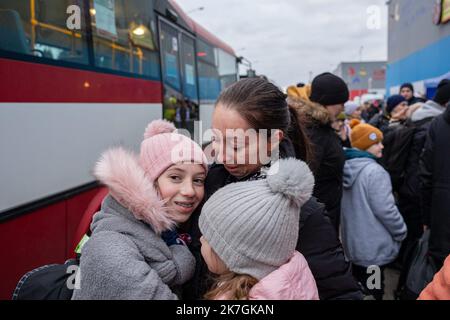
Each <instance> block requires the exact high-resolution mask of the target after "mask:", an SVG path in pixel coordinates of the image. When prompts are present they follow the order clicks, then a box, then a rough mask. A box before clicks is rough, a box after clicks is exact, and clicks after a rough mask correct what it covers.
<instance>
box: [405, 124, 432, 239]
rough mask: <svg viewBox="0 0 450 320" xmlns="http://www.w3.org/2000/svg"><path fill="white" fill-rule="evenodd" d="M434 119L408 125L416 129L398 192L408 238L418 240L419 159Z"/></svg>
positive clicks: (419, 221)
mask: <svg viewBox="0 0 450 320" xmlns="http://www.w3.org/2000/svg"><path fill="white" fill-rule="evenodd" d="M432 120H433V118H431V117H430V118H425V119H421V120H420V121H416V122H410V121H408V122H407V123H406V126H407V127H409V128H413V129H414V133H413V137H412V141H411V145H410V147H409V152H408V158H407V160H406V164H405V168H404V174H403V181H402V184H401V186H400V188H399V190H398V201H399V203H398V204H399V210H400V212H401V214H402V216H403V218H404V220H405V223H406V225H407V226H408V238H410V239H417V238H420V236H421V235H422V231H423V227H422V219H421V209H420V206H421V203H420V192H421V191H420V180H419V158H420V154H421V153H422V150H423V147H424V145H425V139H426V135H427V132H428V129H429V127H430V124H431V121H432Z"/></svg>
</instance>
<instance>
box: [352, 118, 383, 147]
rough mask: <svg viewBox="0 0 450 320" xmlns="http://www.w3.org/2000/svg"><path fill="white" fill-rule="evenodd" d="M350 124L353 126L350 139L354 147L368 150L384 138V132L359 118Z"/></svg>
mask: <svg viewBox="0 0 450 320" xmlns="http://www.w3.org/2000/svg"><path fill="white" fill-rule="evenodd" d="M349 125H350V128H352V132H351V134H350V141H351V144H352V147H354V148H358V149H359V150H367V149H369V148H370V147H371V146H372V145H374V144H376V143H379V142H381V141H382V140H383V133H382V132H381V131H380V130H378V129H377V128H375V127H374V126H371V125H370V124H366V123H360V121H359V120H357V119H353V120H351V121H350V123H349Z"/></svg>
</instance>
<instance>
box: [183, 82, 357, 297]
mask: <svg viewBox="0 0 450 320" xmlns="http://www.w3.org/2000/svg"><path fill="white" fill-rule="evenodd" d="M300 121H301V119H300V117H299V115H298V114H297V113H296V111H295V110H294V109H293V108H288V105H287V102H286V96H285V95H284V94H283V93H282V92H281V91H280V90H279V89H278V88H277V87H276V86H275V85H273V84H271V83H270V82H268V81H266V80H264V79H258V78H249V79H244V80H241V81H239V82H237V83H235V84H233V85H232V86H230V87H229V88H228V89H226V90H225V91H224V92H222V94H221V95H220V97H219V99H218V100H217V104H216V110H215V112H214V115H213V128H214V129H215V132H216V133H222V134H223V135H224V136H220V135H217V136H215V137H214V138H213V143H212V146H213V150H214V151H217V154H216V157H217V158H216V163H214V164H213V165H212V166H211V168H210V170H209V172H208V176H207V178H206V181H205V199H204V201H206V200H207V199H208V198H209V197H210V196H211V195H212V194H213V193H214V192H216V191H217V190H218V189H220V188H221V187H223V186H225V185H227V184H229V183H233V182H236V181H243V180H251V179H255V178H256V177H260V176H261V175H262V174H264V173H263V172H264V170H263V169H264V168H265V167H268V166H270V163H271V162H270V159H269V161H268V162H263V161H261V158H258V159H257V160H258V161H257V162H256V163H252V162H251V161H249V159H251V153H252V150H253V152H254V151H255V150H258V149H259V150H258V151H261V149H264V150H263V151H268V152H269V153H270V158H271V159H272V160H276V158H277V157H281V158H287V157H296V158H298V159H301V160H303V161H305V162H307V163H310V162H311V161H310V159H311V150H310V148H309V147H308V138H307V136H306V134H305V133H304V132H303V129H302V126H301V125H300ZM229 129H244V130H247V129H254V130H256V131H257V132H258V135H259V134H261V132H262V131H263V130H264V129H269V130H272V131H270V133H269V138H270V142H268V144H267V146H264V144H261V141H262V140H259V143H256V145H255V144H253V143H252V142H249V141H250V140H246V139H244V140H243V141H245V143H244V148H242V149H241V148H240V147H239V146H236V143H234V142H229V140H227V139H226V138H227V137H228V136H227V133H226V130H229ZM333 134H334V133H333ZM224 137H225V138H224ZM232 140H233V139H232ZM263 141H264V140H263ZM266 141H267V140H266ZM254 147H257V148H254ZM227 150H233V151H234V152H233V153H232V155H231V156H230V154H229V153H228V152H227ZM241 150H243V151H242V152H244V156H245V157H244V158H245V160H246V161H245V163H237V164H236V162H237V161H236V159H237V156H238V154H239V152H241ZM199 215H200V210H199V209H197V211H196V212H194V214H193V216H192V218H191V221H190V223H189V225H186V226H185V228H186V231H188V232H189V233H190V234H191V236H192V243H191V249H192V252H193V253H194V256H196V259H197V268H196V272H195V274H194V277H193V279H192V280H191V282H190V283H188V285H187V286H185V290H184V298H185V299H199V298H202V297H203V295H204V294H205V292H206V290H207V288H208V287H209V281H208V280H209V279H210V275H209V273H208V270H207V267H206V264H205V263H204V261H203V259H202V257H201V254H200V248H201V244H200V241H199V239H200V236H201V233H200V231H199V229H198V218H199ZM299 229H300V230H299V240H298V243H297V248H296V249H297V250H298V251H299V252H301V253H302V254H303V255H304V256H305V258H306V260H307V262H308V264H309V267H310V269H311V271H312V273H313V275H314V278H315V280H316V283H317V287H318V291H319V297H320V299H362V293H361V291H360V288H359V286H358V284H357V282H356V281H355V279H354V278H353V276H352V273H351V266H350V264H349V263H348V262H347V261H346V260H345V257H344V252H343V249H342V245H341V243H340V242H339V239H338V236H337V234H336V231H335V230H334V228H333V226H332V224H331V222H330V220H329V219H328V218H327V216H326V210H325V207H324V205H322V204H320V203H318V202H317V200H316V199H315V198H311V199H310V200H309V201H307V202H306V203H305V204H304V205H303V206H302V208H301V211H300V221H299Z"/></svg>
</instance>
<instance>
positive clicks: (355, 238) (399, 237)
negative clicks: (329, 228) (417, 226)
mask: <svg viewBox="0 0 450 320" xmlns="http://www.w3.org/2000/svg"><path fill="white" fill-rule="evenodd" d="M350 125H351V126H352V132H351V134H350V142H351V144H352V148H349V149H345V157H346V161H345V165H344V179H343V190H344V191H343V196H342V202H341V236H342V245H343V246H344V251H345V255H346V257H347V258H348V260H350V261H351V262H352V264H353V275H354V276H355V278H356V279H358V280H359V282H360V283H361V285H362V286H363V287H364V288H365V290H366V293H367V294H370V295H373V296H374V297H375V299H376V300H382V297H383V293H384V284H383V271H384V268H385V267H386V265H388V264H389V263H391V262H392V261H394V260H395V258H396V257H397V255H398V252H399V250H400V245H401V243H402V241H403V239H405V237H406V225H405V223H404V221H403V218H402V216H401V214H400V212H399V211H398V209H397V207H396V205H395V200H394V196H393V194H392V185H391V179H390V177H389V174H388V173H387V171H386V170H385V169H384V168H383V167H382V166H381V165H379V164H378V163H377V161H376V160H377V159H379V158H381V156H382V154H383V144H382V140H383V134H382V133H381V131H380V130H379V129H377V128H375V127H373V126H371V125H368V124H364V123H359V121H358V120H356V119H353V120H352V121H351V122H350ZM373 266H377V267H378V268H379V270H380V275H381V279H380V280H381V281H380V283H379V286H378V287H376V286H375V287H373V286H369V285H368V282H369V279H368V278H369V277H370V275H371V274H372V273H371V272H368V268H369V267H373Z"/></svg>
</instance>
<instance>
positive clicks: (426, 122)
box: [398, 80, 450, 245]
mask: <svg viewBox="0 0 450 320" xmlns="http://www.w3.org/2000/svg"><path fill="white" fill-rule="evenodd" d="M447 91H450V84H449V81H448V80H443V81H442V82H440V83H439V85H438V88H437V91H436V95H435V96H434V98H433V100H429V101H427V102H426V103H425V104H422V105H421V106H420V108H419V109H417V110H415V111H414V112H413V113H412V114H411V116H410V118H409V119H408V120H407V121H406V122H405V126H406V127H407V128H412V129H413V130H414V133H413V137H412V141H411V144H410V147H409V152H408V157H407V161H406V165H405V168H404V178H403V183H402V185H401V186H400V189H399V199H398V200H399V209H400V212H401V213H402V215H403V218H404V219H405V222H406V225H407V226H408V237H407V240H406V241H405V242H404V243H405V245H407V244H408V243H411V242H413V241H414V240H416V239H418V238H420V236H421V235H422V231H423V224H422V219H421V208H420V206H421V204H420V182H419V158H420V154H421V153H422V150H423V147H424V145H425V139H426V136H427V133H428V129H429V127H430V125H431V122H432V120H433V119H434V118H435V117H437V116H439V115H440V114H442V113H443V112H444V111H445V105H446V104H447V103H448V101H449V94H450V93H449V92H447Z"/></svg>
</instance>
